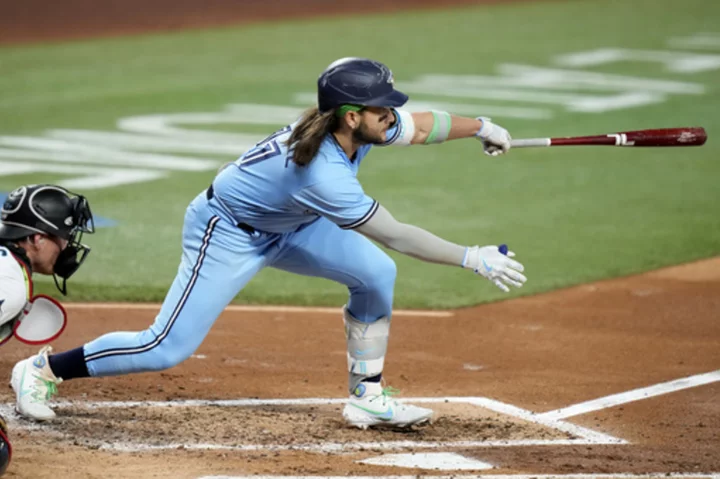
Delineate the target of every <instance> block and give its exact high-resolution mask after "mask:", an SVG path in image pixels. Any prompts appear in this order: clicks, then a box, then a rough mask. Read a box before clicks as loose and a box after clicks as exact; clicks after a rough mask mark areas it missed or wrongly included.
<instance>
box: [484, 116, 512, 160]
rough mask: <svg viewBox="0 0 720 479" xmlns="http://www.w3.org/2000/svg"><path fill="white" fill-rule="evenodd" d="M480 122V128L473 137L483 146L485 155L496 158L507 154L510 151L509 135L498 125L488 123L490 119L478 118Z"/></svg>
mask: <svg viewBox="0 0 720 479" xmlns="http://www.w3.org/2000/svg"><path fill="white" fill-rule="evenodd" d="M478 120H481V121H482V127H480V131H478V132H477V133H476V134H475V136H476V137H477V138H478V139H479V140H480V142H481V143H482V145H483V151H484V152H485V154H486V155H490V156H498V155H502V154H503V153H507V152H508V150H509V149H510V141H511V140H512V138H511V137H510V133H509V132H508V131H507V130H506V129H505V128H503V127H502V126H500V125H496V124H495V123H493V122H491V121H490V118H484V117H478Z"/></svg>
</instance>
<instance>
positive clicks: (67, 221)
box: [65, 216, 73, 226]
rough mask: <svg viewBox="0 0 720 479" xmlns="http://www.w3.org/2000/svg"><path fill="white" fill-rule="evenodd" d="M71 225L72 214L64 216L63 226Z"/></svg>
mask: <svg viewBox="0 0 720 479" xmlns="http://www.w3.org/2000/svg"><path fill="white" fill-rule="evenodd" d="M72 225H73V218H72V216H68V217H67V218H65V226H72Z"/></svg>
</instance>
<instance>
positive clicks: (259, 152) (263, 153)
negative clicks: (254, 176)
mask: <svg viewBox="0 0 720 479" xmlns="http://www.w3.org/2000/svg"><path fill="white" fill-rule="evenodd" d="M289 131H290V126H289V125H288V126H286V127H284V128H282V129H280V130H278V131H276V132H275V133H273V134H272V135H270V136H268V137H267V138H265V139H264V140H263V141H261V142H260V143H258V144H257V145H255V146H254V147H253V148H252V149H251V150H250V151H248V152H247V153H246V154H245V156H243V158H242V159H241V160H240V166H248V165H252V164H253V163H257V162H259V161H263V160H267V159H268V158H272V157H273V156H276V155H278V154H279V153H280V145H278V142H277V138H278V137H279V136H281V135H283V134H285V133H287V132H289Z"/></svg>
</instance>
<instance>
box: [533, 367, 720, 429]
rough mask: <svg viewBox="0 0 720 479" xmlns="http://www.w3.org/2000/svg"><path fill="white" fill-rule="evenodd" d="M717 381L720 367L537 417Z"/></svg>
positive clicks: (563, 416)
mask: <svg viewBox="0 0 720 479" xmlns="http://www.w3.org/2000/svg"><path fill="white" fill-rule="evenodd" d="M716 381H720V369H718V370H716V371H711V372H709V373H704V374H697V375H695V376H689V377H686V378H681V379H675V380H674V381H668V382H665V383H660V384H655V385H653V386H648V387H645V388H640V389H633V390H631V391H626V392H623V393H619V394H613V395H611V396H605V397H601V398H598V399H593V400H592V401H585V402H582V403H579V404H574V405H572V406H567V407H564V408H561V409H557V410H555V411H548V412H546V413H542V414H538V415H537V416H536V417H538V418H541V419H549V420H558V419H566V418H569V417H573V416H579V415H581V414H587V413H589V412H594V411H600V410H602V409H608V408H611V407H615V406H619V405H621V404H627V403H629V402H634V401H640V400H642V399H648V398H651V397H655V396H660V395H663V394H669V393H672V392H675V391H681V390H683V389H689V388H694V387H697V386H703V385H706V384H711V383H714V382H716Z"/></svg>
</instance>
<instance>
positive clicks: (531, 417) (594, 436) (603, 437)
mask: <svg viewBox="0 0 720 479" xmlns="http://www.w3.org/2000/svg"><path fill="white" fill-rule="evenodd" d="M465 402H470V403H471V404H475V405H476V406H480V407H483V408H485V409H489V410H491V411H495V412H498V413H502V414H507V415H508V416H513V417H516V418H518V419H522V420H524V421H528V422H532V423H535V424H539V425H541V426H545V427H548V428H552V429H557V430H558V431H562V432H564V433H567V434H571V435H573V436H578V437H581V438H582V439H583V440H584V441H586V442H587V443H588V444H628V442H627V441H625V440H624V439H620V438H617V437H614V436H611V435H609V434H604V433H601V432H598V431H594V430H592V429H589V428H586V427H582V426H578V425H577V424H572V423H569V422H565V421H560V420H558V419H553V418H546V417H541V416H540V415H538V414H536V413H534V412H532V411H527V410H525V409H521V408H519V407H516V406H512V405H510V404H505V403H502V402H500V401H495V400H494V399H488V398H468V399H466V400H465Z"/></svg>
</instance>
